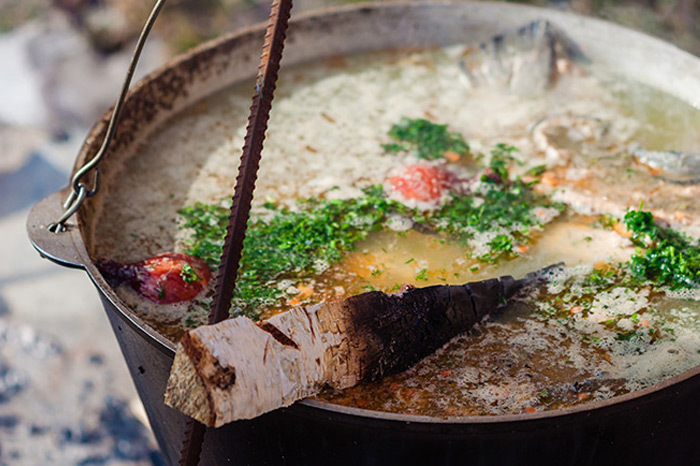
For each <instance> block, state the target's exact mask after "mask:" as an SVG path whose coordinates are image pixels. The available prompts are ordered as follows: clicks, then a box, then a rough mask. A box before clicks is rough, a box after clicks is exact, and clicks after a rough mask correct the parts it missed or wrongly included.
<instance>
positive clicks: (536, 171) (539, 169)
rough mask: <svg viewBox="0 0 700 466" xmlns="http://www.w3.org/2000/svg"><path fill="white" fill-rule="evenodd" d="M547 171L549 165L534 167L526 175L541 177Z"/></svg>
mask: <svg viewBox="0 0 700 466" xmlns="http://www.w3.org/2000/svg"><path fill="white" fill-rule="evenodd" d="M546 170H547V165H535V166H534V167H532V168H530V169H529V170H528V171H526V172H525V174H527V175H530V176H540V175H541V174H542V173H544V172H545V171H546Z"/></svg>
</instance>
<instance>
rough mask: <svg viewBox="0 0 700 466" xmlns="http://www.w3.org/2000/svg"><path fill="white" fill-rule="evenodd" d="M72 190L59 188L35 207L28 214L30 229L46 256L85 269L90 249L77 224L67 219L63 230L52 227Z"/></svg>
mask: <svg viewBox="0 0 700 466" xmlns="http://www.w3.org/2000/svg"><path fill="white" fill-rule="evenodd" d="M69 190H70V188H65V189H62V190H61V191H56V192H55V193H53V194H50V195H49V196H47V197H45V198H44V199H42V200H41V201H39V202H37V203H36V204H35V205H34V207H32V210H31V211H30V212H29V216H28V217H27V233H28V235H29V241H30V242H31V243H32V246H34V248H36V250H37V251H39V254H41V256H42V257H44V258H46V259H49V260H50V261H52V262H55V263H57V264H59V265H63V266H65V267H70V268H78V269H84V268H85V261H86V260H87V259H84V258H87V252H86V251H85V246H84V243H83V241H82V238H81V237H80V232H79V230H78V227H77V225H75V224H73V223H67V224H66V225H65V226H66V230H65V231H63V232H62V233H53V232H52V231H50V230H49V228H48V226H49V225H51V224H52V223H53V222H55V221H56V219H57V218H58V217H60V216H61V214H62V213H63V211H64V208H63V200H64V199H65V198H66V196H67V194H68V192H69Z"/></svg>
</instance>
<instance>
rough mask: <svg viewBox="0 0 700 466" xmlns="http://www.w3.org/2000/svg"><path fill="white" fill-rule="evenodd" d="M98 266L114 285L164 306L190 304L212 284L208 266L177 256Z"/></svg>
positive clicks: (174, 254)
mask: <svg viewBox="0 0 700 466" xmlns="http://www.w3.org/2000/svg"><path fill="white" fill-rule="evenodd" d="M98 266H99V268H100V270H101V271H102V273H104V274H105V276H106V277H107V278H108V279H110V280H111V281H116V282H118V283H121V282H124V283H127V284H128V285H129V286H131V288H133V289H134V290H135V291H137V292H138V293H139V294H140V295H141V296H143V297H144V298H147V299H149V300H151V301H154V302H157V303H161V304H173V303H180V302H183V301H189V300H191V299H193V298H194V297H195V296H197V295H198V294H199V293H200V292H201V291H202V290H203V289H204V287H206V286H207V284H208V283H209V280H211V270H209V267H208V266H207V264H206V263H204V262H203V261H201V260H199V259H196V258H194V257H191V256H188V255H186V254H179V253H174V252H168V253H164V254H159V255H157V256H154V257H151V258H148V259H145V260H142V261H139V262H135V263H131V264H123V263H120V262H115V261H111V260H106V259H102V260H100V261H98Z"/></svg>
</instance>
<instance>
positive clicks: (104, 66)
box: [0, 0, 700, 465]
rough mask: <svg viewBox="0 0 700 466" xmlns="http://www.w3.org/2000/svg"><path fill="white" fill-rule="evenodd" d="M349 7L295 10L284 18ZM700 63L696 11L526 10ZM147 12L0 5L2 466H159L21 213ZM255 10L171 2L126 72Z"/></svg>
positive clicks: (75, 280) (63, 172)
mask: <svg viewBox="0 0 700 466" xmlns="http://www.w3.org/2000/svg"><path fill="white" fill-rule="evenodd" d="M351 2H353V0H326V1H324V0H295V5H294V10H293V12H292V15H294V14H298V13H299V12H301V11H306V10H310V9H314V8H320V7H325V6H331V5H338V4H343V3H351ZM522 3H530V4H534V5H539V6H543V7H547V8H556V9H561V10H568V11H574V12H578V13H581V14H585V15H593V16H597V17H600V18H604V19H608V20H610V21H614V22H616V23H620V24H622V25H625V26H628V27H631V28H634V29H637V30H640V31H643V32H646V33H648V34H650V35H653V36H656V37H659V38H661V39H663V40H666V41H669V42H672V43H674V44H676V45H677V46H679V47H681V48H683V49H685V50H687V51H689V52H690V53H693V54H696V55H700V0H628V1H614V0H571V1H568V0H554V1H548V0H533V1H526V2H522ZM152 6H153V2H152V1H145V0H53V1H50V0H0V234H1V235H2V236H1V237H0V239H1V241H0V465H15V464H21V465H24V464H26V465H46V464H56V465H160V464H163V461H162V458H161V457H160V454H159V453H158V451H157V448H156V446H155V442H154V440H153V437H152V435H151V433H150V430H149V428H148V423H147V420H146V418H145V414H144V412H143V408H142V407H141V405H140V402H139V401H138V398H137V396H136V393H135V391H134V388H133V385H132V382H131V379H130V377H129V375H128V373H127V370H126V366H125V363H124V362H123V360H122V358H121V354H120V352H119V348H118V346H117V343H116V340H115V339H114V336H113V335H112V332H111V329H110V327H109V323H108V322H107V319H106V316H105V315H104V313H103V311H102V307H101V305H100V303H99V300H98V298H97V293H96V292H95V291H94V289H93V287H92V285H91V283H90V282H89V280H88V278H87V277H86V276H85V274H84V273H82V272H79V271H71V270H67V269H65V268H61V267H58V266H55V265H53V264H51V263H49V262H48V261H44V260H42V259H40V258H39V256H38V254H37V253H36V252H35V251H34V250H33V249H32V248H31V246H30V245H29V242H28V240H27V237H26V233H25V221H26V216H27V213H28V210H29V208H30V207H31V206H32V205H33V204H34V203H35V202H36V201H38V200H39V199H41V198H42V197H44V196H46V195H48V194H50V193H52V192H54V191H56V190H58V189H60V188H62V187H63V186H65V185H66V184H67V180H68V176H69V173H70V171H71V168H72V164H73V161H74V159H75V156H76V154H77V151H78V148H79V146H80V144H81V142H82V140H83V138H84V137H85V134H86V133H87V131H88V129H89V127H90V126H91V125H92V123H93V122H94V121H95V120H96V119H97V118H98V116H99V115H101V114H102V113H103V112H104V111H105V110H106V108H107V107H108V106H109V105H111V103H112V102H113V100H114V99H115V98H116V96H117V93H118V92H119V87H120V85H121V82H122V80H123V77H124V73H125V70H126V67H127V64H128V60H129V58H130V55H131V53H132V49H133V45H134V40H135V38H136V36H137V35H138V33H139V31H140V28H141V27H142V24H143V22H144V21H145V18H146V16H147V15H148V12H149V11H150V9H151V7H152ZM268 12H269V3H267V2H257V1H256V0H170V1H169V2H168V3H167V4H166V6H165V9H164V10H163V12H162V13H161V15H160V17H159V19H158V21H157V22H156V26H155V29H154V31H153V33H152V35H151V37H150V38H149V41H148V44H147V46H146V49H145V51H144V54H143V56H142V59H141V62H140V64H139V68H138V71H137V79H138V77H139V76H143V75H144V74H146V73H148V72H150V71H152V70H153V69H155V68H156V67H159V66H160V65H162V64H163V63H165V62H166V61H167V60H168V59H169V58H170V57H172V56H174V55H176V54H178V53H180V52H183V51H185V50H187V49H189V48H191V47H193V46H195V45H197V44H199V43H200V42H202V41H205V40H207V39H210V38H213V37H216V36H219V35H221V34H223V33H226V32H229V31H233V30H235V29H237V28H240V27H242V26H246V25H249V24H253V23H256V22H260V21H264V20H265V19H266V18H267V15H268Z"/></svg>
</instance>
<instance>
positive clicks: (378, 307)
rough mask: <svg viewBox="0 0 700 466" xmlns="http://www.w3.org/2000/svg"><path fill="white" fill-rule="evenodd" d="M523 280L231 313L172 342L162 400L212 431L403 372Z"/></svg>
mask: <svg viewBox="0 0 700 466" xmlns="http://www.w3.org/2000/svg"><path fill="white" fill-rule="evenodd" d="M547 270H549V267H548V268H546V269H543V270H542V271H539V272H536V273H532V274H529V275H528V276H526V277H525V278H523V279H521V280H514V279H513V278H512V277H509V276H506V277H501V278H500V279H490V280H484V281H480V282H474V283H469V284H466V285H438V286H429V287H426V288H412V289H408V290H406V291H403V292H399V293H395V294H387V293H382V292H378V291H373V292H369V293H364V294H360V295H357V296H353V297H351V298H348V299H345V300H342V301H338V302H328V303H322V304H318V305H313V306H306V307H297V308H294V309H291V310H289V311H287V312H284V313H281V314H278V315H276V316H274V317H272V318H270V319H268V320H265V321H262V322H258V323H255V322H253V321H252V320H250V319H248V318H246V317H236V318H234V319H229V320H226V321H223V322H220V323H218V324H216V325H208V326H202V327H199V328H197V329H195V330H192V331H190V332H188V333H187V334H186V335H185V336H184V337H183V338H182V340H181V341H180V343H179V345H178V348H177V353H176V356H175V362H174V363H173V367H172V369H171V373H170V378H169V380H168V386H167V389H166V393H165V403H166V404H167V405H169V406H171V407H173V408H176V409H179V410H180V411H182V412H183V413H185V414H187V415H188V416H191V417H193V418H195V419H197V420H198V421H200V422H202V423H204V424H207V425H209V426H215V427H219V426H222V425H224V424H226V423H228V422H231V421H235V420H239V419H250V418H253V417H256V416H259V415H261V414H263V413H266V412H268V411H271V410H274V409H277V408H280V407H284V406H289V405H291V404H292V403H294V402H295V401H297V400H299V399H302V398H305V397H308V396H312V395H315V394H317V393H318V392H319V391H320V390H322V389H323V388H324V387H326V386H330V387H332V388H334V389H338V390H340V389H343V388H348V387H352V386H354V385H356V384H358V383H359V382H361V381H366V380H376V379H378V378H381V377H383V376H385V375H390V374H394V373H397V372H400V371H403V370H405V369H408V368H409V367H411V366H412V365H413V364H415V363H416V362H418V361H419V360H421V359H422V358H424V357H425V356H427V355H429V354H431V353H432V352H434V351H435V350H437V349H438V348H440V347H441V346H443V345H444V344H445V343H447V342H448V341H449V340H450V339H452V338H453V337H455V336H457V335H459V334H461V333H463V332H465V331H466V330H468V329H469V328H471V327H472V326H473V325H474V324H476V323H477V322H480V321H481V320H482V319H483V318H484V317H486V315H488V314H489V313H490V312H493V311H495V310H496V309H499V308H502V307H503V306H505V304H506V301H507V300H508V299H510V298H512V297H513V296H515V295H516V294H517V293H518V291H519V290H521V289H522V288H523V287H524V286H526V285H528V284H530V283H532V282H533V281H536V280H539V279H541V278H542V277H544V275H545V274H546V271H547Z"/></svg>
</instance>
